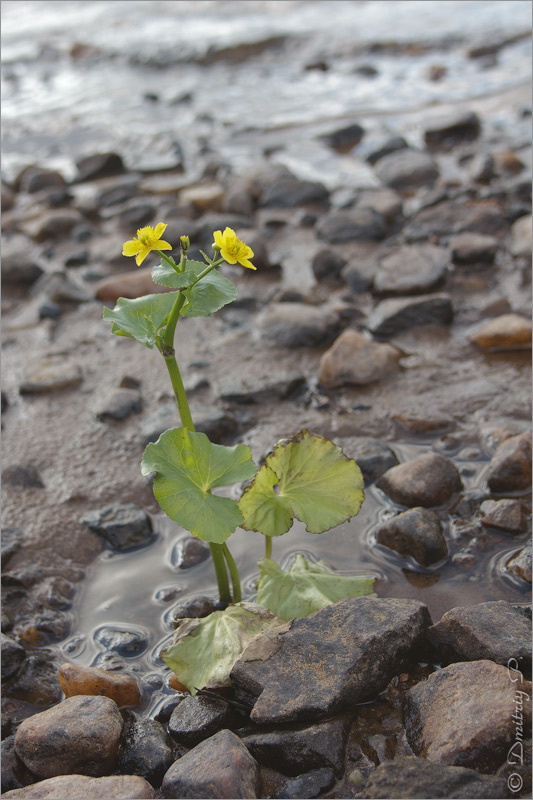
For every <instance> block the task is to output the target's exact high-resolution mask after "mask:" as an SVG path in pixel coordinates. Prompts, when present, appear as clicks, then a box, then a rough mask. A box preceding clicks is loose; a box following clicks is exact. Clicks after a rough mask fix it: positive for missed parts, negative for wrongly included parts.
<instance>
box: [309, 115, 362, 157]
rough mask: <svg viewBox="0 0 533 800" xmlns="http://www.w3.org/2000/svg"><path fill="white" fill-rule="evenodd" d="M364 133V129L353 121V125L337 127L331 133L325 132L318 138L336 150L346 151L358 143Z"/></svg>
mask: <svg viewBox="0 0 533 800" xmlns="http://www.w3.org/2000/svg"><path fill="white" fill-rule="evenodd" d="M364 135H365V129H364V128H362V127H361V125H358V124H357V122H355V123H354V124H353V125H348V126H347V127H345V128H339V129H338V130H336V131H333V132H332V133H326V134H325V135H324V136H321V137H320V139H322V140H323V141H324V142H325V143H326V144H328V145H329V146H330V147H332V148H333V149H334V150H338V151H339V152H340V153H347V152H348V151H349V150H351V149H352V147H355V145H356V144H359V142H360V141H361V139H362V138H363V136H364Z"/></svg>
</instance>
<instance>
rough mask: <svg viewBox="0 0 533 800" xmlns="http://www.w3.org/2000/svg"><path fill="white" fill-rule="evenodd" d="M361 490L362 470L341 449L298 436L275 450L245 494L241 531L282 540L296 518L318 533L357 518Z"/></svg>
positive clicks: (306, 434)
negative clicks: (282, 536) (245, 530)
mask: <svg viewBox="0 0 533 800" xmlns="http://www.w3.org/2000/svg"><path fill="white" fill-rule="evenodd" d="M363 486H364V482H363V476H362V474H361V470H360V469H359V467H358V466H357V464H356V463H355V461H353V460H352V459H349V458H347V457H346V456H345V455H344V453H343V452H342V450H341V449H340V447H337V446H336V445H334V444H333V443H332V442H330V441H328V440H327V439H323V438H322V437H321V436H315V435H313V434H311V433H309V431H306V430H303V431H300V432H299V433H297V434H296V436H293V437H292V439H288V440H284V441H282V442H279V444H277V445H276V447H275V448H274V450H273V451H272V452H271V453H270V454H269V455H268V456H267V459H266V463H265V464H264V465H263V466H262V467H261V469H260V470H259V472H258V473H257V475H256V476H255V479H254V481H253V482H252V483H251V485H250V486H249V487H248V488H247V489H246V490H245V491H244V493H243V495H242V497H241V499H240V501H239V508H240V509H241V512H242V515H243V517H244V523H243V525H242V527H243V528H246V529H247V530H252V531H260V532H261V533H264V534H265V535H266V536H281V534H283V533H286V532H287V531H288V530H289V528H290V527H291V524H292V517H296V519H299V520H300V521H301V522H304V523H305V525H306V530H307V531H309V532H310V533H322V532H323V531H327V530H329V529H330V528H332V527H334V526H335V525H339V524H340V523H341V522H344V521H345V520H347V519H349V518H350V517H353V516H354V515H355V514H357V512H358V511H359V509H360V508H361V504H362V502H363V500H364V491H363Z"/></svg>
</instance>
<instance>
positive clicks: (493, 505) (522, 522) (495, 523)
mask: <svg viewBox="0 0 533 800" xmlns="http://www.w3.org/2000/svg"><path fill="white" fill-rule="evenodd" d="M480 508H481V513H482V514H483V516H482V518H481V524H482V525H488V526H489V527H490V528H497V529H498V530H500V531H507V533H523V532H524V531H525V530H526V528H527V522H526V516H525V508H524V505H523V503H522V502H521V501H520V500H485V502H483V503H482V504H481V507H480Z"/></svg>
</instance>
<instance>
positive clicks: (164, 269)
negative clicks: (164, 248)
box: [152, 261, 205, 289]
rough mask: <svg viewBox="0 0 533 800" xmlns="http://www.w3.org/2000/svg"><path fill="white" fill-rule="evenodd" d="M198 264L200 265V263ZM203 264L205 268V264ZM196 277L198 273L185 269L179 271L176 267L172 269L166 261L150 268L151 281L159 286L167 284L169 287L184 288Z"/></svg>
mask: <svg viewBox="0 0 533 800" xmlns="http://www.w3.org/2000/svg"><path fill="white" fill-rule="evenodd" d="M198 263H200V262H198ZM187 266H189V265H187ZM200 266H202V265H201V264H200ZM203 266H204V269H205V264H204V265H203ZM197 277H198V275H197V274H196V272H195V271H194V270H192V269H185V270H184V271H183V272H179V271H178V270H177V269H173V268H172V267H171V265H170V264H167V263H166V261H162V262H161V264H157V266H155V267H154V268H153V269H152V280H153V282H154V283H157V284H159V285H160V286H168V287H169V288H170V289H185V288H186V287H187V286H190V285H191V283H194V281H195V280H196V278H197Z"/></svg>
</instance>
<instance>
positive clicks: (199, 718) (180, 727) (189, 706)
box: [168, 695, 233, 747]
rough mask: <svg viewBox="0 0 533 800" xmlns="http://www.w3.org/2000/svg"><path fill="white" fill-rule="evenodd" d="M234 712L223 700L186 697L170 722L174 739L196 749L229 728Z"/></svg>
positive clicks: (169, 725)
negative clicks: (222, 729)
mask: <svg viewBox="0 0 533 800" xmlns="http://www.w3.org/2000/svg"><path fill="white" fill-rule="evenodd" d="M232 717H233V712H232V709H231V707H230V706H229V705H228V704H227V703H225V702H224V701H223V700H214V699H211V698H209V697H202V696H200V695H197V696H195V697H192V696H190V697H185V699H184V700H183V701H182V702H181V703H180V704H179V705H178V706H177V708H175V709H174V711H173V712H172V716H171V717H170V719H169V722H168V730H169V732H170V734H171V735H172V737H173V738H174V739H175V740H176V741H177V742H178V743H179V744H182V745H185V747H194V746H195V745H197V744H198V743H199V742H202V741H203V740H204V739H207V738H209V736H212V735H213V734H214V733H216V732H217V731H219V730H220V729H221V728H225V727H229V723H230V722H231V721H232Z"/></svg>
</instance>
